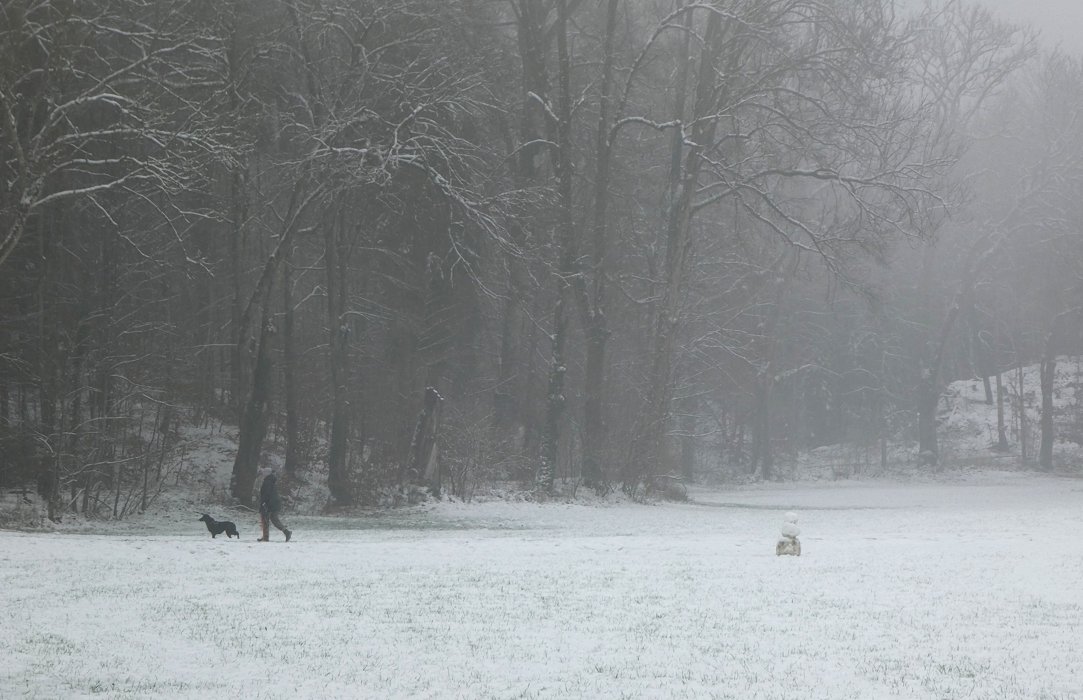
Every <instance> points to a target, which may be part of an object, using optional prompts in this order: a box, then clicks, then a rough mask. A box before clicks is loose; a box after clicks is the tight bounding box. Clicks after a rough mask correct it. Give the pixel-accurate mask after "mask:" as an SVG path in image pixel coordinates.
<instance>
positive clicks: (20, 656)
mask: <svg viewBox="0 0 1083 700" xmlns="http://www.w3.org/2000/svg"><path fill="white" fill-rule="evenodd" d="M693 496H694V497H695V499H696V501H697V502H696V503H695V504H688V505H655V506H639V505H631V504H611V505H593V506H583V505H571V506H570V505H558V504H548V505H536V504H528V503H521V504H512V503H493V504H476V505H468V506H466V505H456V504H438V505H435V506H432V507H429V508H427V509H424V510H414V511H409V512H407V511H399V512H391V513H387V512H385V513H383V514H382V515H378V516H372V517H368V518H356V519H349V520H342V519H332V518H299V517H294V518H290V519H288V524H290V525H291V526H293V527H294V528H295V530H296V535H295V537H294V541H293V542H290V543H289V544H286V543H284V542H282V541H281V535H280V534H279V533H277V532H276V533H275V535H278V540H277V541H274V542H272V543H270V544H258V543H256V542H255V541H254V540H255V537H256V525H255V523H254V522H252V521H247V522H245V521H239V522H238V526H239V527H240V529H241V534H242V539H241V540H240V541H238V540H226V539H223V538H221V537H219V538H218V539H215V540H212V539H211V538H210V537H209V535H208V533H207V532H206V530H205V529H203V525H202V524H201V523H198V522H196V521H195V517H196V516H195V515H192V518H191V522H187V521H186V520H183V519H181V520H176V519H174V518H156V519H155V518H151V517H150V516H145V518H144V519H143V521H142V522H140V521H138V520H135V521H132V522H129V523H126V524H125V527H124V528H123V529H119V528H118V529H113V530H110V529H108V528H109V526H103V529H102V530H101V531H100V532H97V533H91V534H55V533H53V534H40V533H38V534H24V533H17V532H0V620H3V622H2V623H0V629H2V634H0V696H2V697H4V698H79V697H121V698H166V697H168V698H176V697H192V698H195V697H208V698H209V697H218V698H339V697H349V698H382V697H428V698H490V697H491V698H520V697H524V698H531V697H545V698H571V697H576V698H621V697H649V698H682V697H683V698H712V697H713V698H862V699H866V698H890V697H898V698H1013V699H1015V698H1028V699H1032V698H1083V480H1075V479H1054V478H1042V477H1037V476H1033V475H1016V474H998V473H994V474H985V475H981V476H979V477H976V478H972V479H969V480H966V479H964V480H955V481H953V482H951V483H923V484H905V485H904V484H889V483H883V482H840V483H837V484H830V485H819V486H807V485H806V486H800V485H791V486H785V487H783V486H761V487H757V488H752V489H742V490H735V491H727V492H702V491H699V492H695V493H694V494H693ZM787 510H794V511H796V512H797V513H798V515H799V516H800V522H799V525H800V527H801V529H802V536H801V540H802V543H803V549H804V556H802V557H801V558H799V559H798V558H793V557H776V556H775V554H774V544H775V539H776V538H777V536H778V532H779V528H780V526H781V524H782V521H783V515H784V513H785V512H786V511H787ZM133 525H136V527H135V528H133V527H132V526H133ZM140 527H143V528H145V530H143V531H140V529H139V528H140Z"/></svg>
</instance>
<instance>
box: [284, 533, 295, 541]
mask: <svg viewBox="0 0 1083 700" xmlns="http://www.w3.org/2000/svg"><path fill="white" fill-rule="evenodd" d="M285 533H286V541H287V542H289V541H290V535H292V534H293V530H286V531H285Z"/></svg>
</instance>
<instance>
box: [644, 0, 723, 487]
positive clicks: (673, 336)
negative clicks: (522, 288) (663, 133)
mask: <svg viewBox="0 0 1083 700" xmlns="http://www.w3.org/2000/svg"><path fill="white" fill-rule="evenodd" d="M721 35H722V21H721V18H720V15H719V14H718V13H715V12H711V13H710V14H709V18H708V20H707V30H706V33H705V35H704V40H703V45H702V49H701V51H700V58H699V68H698V75H697V77H696V95H695V107H694V110H693V114H694V115H696V116H697V117H698V116H703V117H705V118H703V119H696V120H695V123H694V125H693V127H692V134H691V139H690V142H691V143H692V144H693V145H691V146H689V147H688V154H687V155H686V156H685V157H684V158H683V162H684V166H683V168H680V167H676V168H675V170H676V172H673V173H672V174H671V179H670V188H671V191H672V192H674V193H675V194H674V196H673V200H672V201H671V202H670V206H669V211H668V213H667V216H666V236H665V238H666V256H665V267H664V270H663V275H664V278H663V282H662V290H661V292H660V297H661V300H660V302H659V304H658V308H657V311H656V313H655V319H654V328H653V331H652V344H653V349H652V358H651V369H650V378H649V385H648V389H647V402H646V406H645V408H644V413H643V418H642V420H641V422H642V428H641V429H640V430H639V433H638V435H639V439H638V440H637V445H636V446H635V449H634V450H633V454H632V456H631V458H630V459H629V461H628V466H629V470H626V472H625V475H624V487H625V489H634V488H635V487H636V486H637V484H638V483H639V482H640V480H642V479H643V477H645V476H646V475H647V474H648V473H649V472H650V471H651V470H652V469H654V468H655V467H656V466H657V465H658V464H660V463H661V462H662V454H663V451H664V443H665V435H666V423H667V420H668V417H669V409H670V399H671V395H672V387H673V363H674V354H675V351H676V346H677V338H678V335H679V331H680V320H681V318H680V311H681V295H682V293H683V290H684V282H685V279H684V278H685V275H686V273H687V268H688V260H689V257H690V255H689V253H690V250H691V247H692V230H691V229H692V198H693V196H694V195H695V191H696V189H697V187H698V183H699V173H700V171H701V169H702V167H703V161H702V159H701V155H702V152H703V148H704V144H712V143H714V137H715V132H716V130H717V126H718V120H717V119H714V118H709V117H708V115H711V114H713V112H714V111H715V105H717V104H718V103H719V100H720V99H721V97H720V91H718V90H716V85H715V77H716V73H715V65H714V62H715V59H716V57H717V55H718V53H719V51H720V47H721ZM681 60H682V61H686V60H687V54H686V55H685V56H682V57H681ZM681 88H682V86H681V84H680V81H678V96H679V97H678V103H677V104H675V106H674V116H675V119H676V120H677V121H680V120H681V119H682V117H683V112H684V107H683V103H682V101H681V96H683V95H682V89H681ZM682 131H683V130H682ZM672 148H673V152H672V156H673V157H672V162H673V163H674V165H676V164H678V163H680V162H681V160H682V159H681V151H682V150H683V140H678V139H675V140H674V143H673V147H672Z"/></svg>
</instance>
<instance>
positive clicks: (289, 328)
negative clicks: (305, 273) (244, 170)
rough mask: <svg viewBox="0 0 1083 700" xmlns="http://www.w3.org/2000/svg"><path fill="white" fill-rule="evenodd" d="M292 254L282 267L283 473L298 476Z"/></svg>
mask: <svg viewBox="0 0 1083 700" xmlns="http://www.w3.org/2000/svg"><path fill="white" fill-rule="evenodd" d="M291 257H292V250H287V251H286V255H285V259H284V260H283V263H282V307H283V308H282V384H283V393H284V395H285V402H286V406H285V408H286V458H285V462H284V464H283V469H284V470H285V472H286V474H288V475H290V476H291V477H292V476H294V475H296V473H297V470H298V466H299V463H300V461H301V455H300V452H301V445H300V441H301V428H300V420H301V417H300V401H299V397H298V394H297V355H296V350H295V348H294V344H295V338H294V332H293V321H294V313H293V280H292V276H291V274H290V270H291V267H290V262H291V261H290V258H291Z"/></svg>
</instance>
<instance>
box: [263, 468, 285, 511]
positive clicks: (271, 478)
mask: <svg viewBox="0 0 1083 700" xmlns="http://www.w3.org/2000/svg"><path fill="white" fill-rule="evenodd" d="M281 508H282V502H281V501H279V500H278V479H277V478H276V477H275V475H274V474H273V473H271V474H268V475H267V476H265V477H263V483H262V484H260V487H259V509H260V512H261V513H273V512H275V511H277V510H279V509H281Z"/></svg>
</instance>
